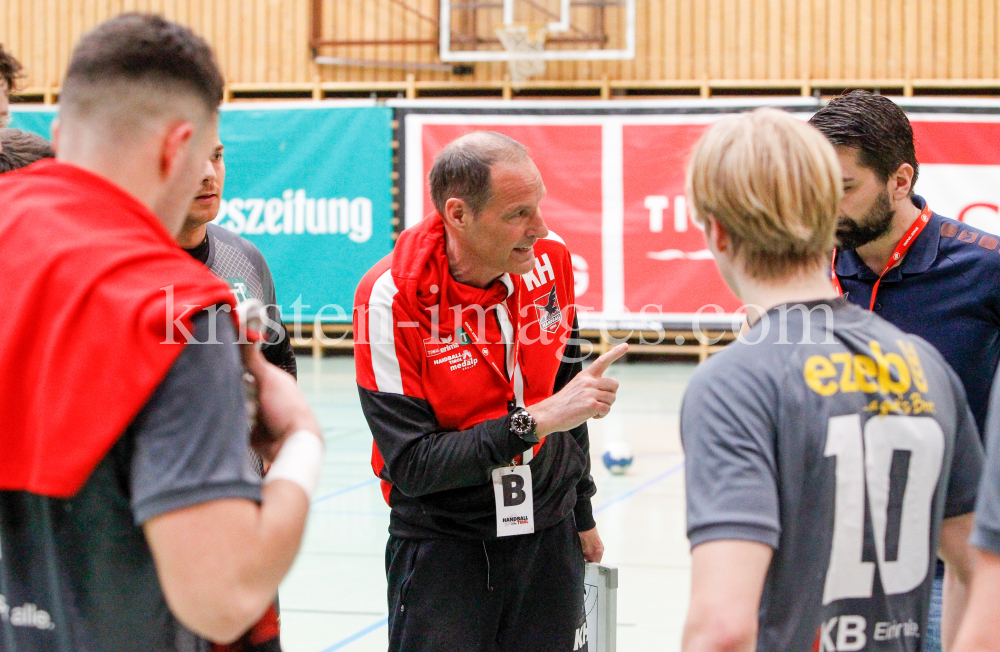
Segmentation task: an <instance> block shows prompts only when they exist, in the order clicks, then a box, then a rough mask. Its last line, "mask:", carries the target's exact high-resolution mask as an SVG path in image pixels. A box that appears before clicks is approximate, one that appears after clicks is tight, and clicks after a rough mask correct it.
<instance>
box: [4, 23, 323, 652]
mask: <svg viewBox="0 0 1000 652" xmlns="http://www.w3.org/2000/svg"><path fill="white" fill-rule="evenodd" d="M222 86H223V80H222V76H221V74H220V73H219V70H218V68H217V66H216V64H215V61H214V57H213V55H212V53H211V50H210V48H209V47H208V45H207V44H206V43H205V42H204V41H203V40H202V39H200V38H199V37H197V36H195V35H194V34H193V33H192V32H191V31H190V30H188V29H187V28H185V27H182V26H180V25H177V24H174V23H170V22H168V21H166V20H164V19H162V18H160V17H157V16H150V15H139V14H124V15H121V16H119V17H117V18H114V19H112V20H110V21H108V22H106V23H104V24H102V25H100V26H98V27H97V28H95V29H94V30H92V31H91V32H89V33H87V34H86V35H84V36H83V37H82V38H81V39H80V41H79V43H78V45H77V46H76V48H75V50H74V52H73V55H72V58H71V61H70V66H69V71H68V72H67V74H66V77H65V80H64V82H63V86H62V93H61V96H60V114H59V123H58V125H57V127H56V128H55V129H54V132H53V134H54V137H55V139H56V142H57V145H58V147H57V149H58V152H59V160H57V161H41V162H38V163H36V164H35V165H33V166H31V167H30V168H26V169H23V170H19V171H17V172H13V173H10V174H5V175H2V176H0V205H2V206H3V211H0V276H2V277H3V278H4V279H7V282H5V283H3V284H0V303H2V304H3V305H4V306H5V310H6V320H5V328H6V329H7V330H6V332H7V335H8V337H5V338H3V339H2V340H0V415H2V420H3V424H4V426H3V428H4V432H3V454H2V455H0V641H4V643H3V644H2V647H3V648H4V649H18V650H35V651H49V650H53V651H58V652H75V651H78V650H102V651H105V652H127V651H128V652H131V651H134V650H143V651H151V652H174V651H178V650H199V649H203V648H204V647H205V643H204V640H203V639H210V640H214V641H223V642H225V641H231V640H233V639H235V638H236V637H237V636H238V635H240V634H241V633H243V632H244V631H246V629H247V628H248V627H249V626H250V625H251V624H252V623H253V622H255V621H256V620H257V619H258V618H260V616H261V614H263V613H264V611H265V609H267V608H268V607H269V606H270V604H271V603H272V601H273V600H274V596H275V594H276V592H277V588H278V583H279V582H280V581H281V579H282V577H283V576H284V575H285V573H286V572H287V571H288V569H289V567H290V566H291V563H292V561H293V559H294V557H295V554H296V552H297V550H298V546H299V543H300V541H301V537H302V532H303V529H304V526H305V518H306V513H307V511H308V507H309V496H310V494H311V492H312V491H313V490H314V489H315V486H316V483H317V481H318V474H319V468H320V465H321V457H322V446H323V445H322V440H321V439H320V430H319V427H318V424H317V422H316V419H315V417H314V416H313V414H312V412H311V411H310V409H309V407H308V404H307V403H306V401H305V398H304V397H303V396H302V394H301V393H300V392H299V391H298V388H297V387H296V386H295V382H294V380H293V379H292V378H291V376H289V375H288V374H286V373H284V372H282V371H280V370H278V369H277V368H275V367H273V366H271V365H269V364H267V363H266V362H265V361H264V360H263V358H262V356H261V355H260V353H259V352H256V351H254V350H253V349H252V348H251V347H247V348H246V350H245V351H244V360H245V362H246V364H247V367H248V369H249V370H250V371H251V372H252V373H253V375H254V377H255V379H256V381H257V384H258V389H259V402H260V409H259V410H258V420H259V421H260V422H261V423H262V426H263V431H262V432H265V433H267V435H268V436H267V437H264V438H262V439H261V441H260V445H259V446H258V447H257V450H258V451H260V452H261V453H262V454H263V455H264V456H265V457H266V458H269V459H273V460H274V461H273V464H272V465H271V469H270V471H269V472H268V475H267V476H266V477H265V478H264V479H263V481H261V479H260V478H259V477H258V476H257V474H256V473H255V472H254V469H253V468H252V466H251V463H250V458H249V455H248V454H247V447H248V445H249V432H248V428H247V412H246V403H245V396H244V391H243V383H242V378H243V376H242V374H243V367H242V365H241V362H240V350H239V348H238V346H237V331H236V328H235V326H234V324H233V321H232V320H231V319H230V318H229V316H228V314H227V312H226V310H223V309H219V310H215V309H216V308H219V307H221V308H224V309H229V308H230V307H231V305H232V294H231V293H230V292H229V288H228V287H226V285H225V284H224V283H223V282H221V281H219V280H218V279H217V278H215V277H214V276H213V275H212V274H211V273H210V272H209V271H208V270H207V269H206V268H205V267H204V266H203V265H201V264H200V263H198V262H197V261H195V260H192V259H191V257H190V256H188V255H187V254H186V253H184V252H183V251H182V250H181V249H180V248H179V247H177V245H176V243H175V242H174V237H175V236H176V235H177V233H178V232H179V231H180V228H181V225H182V223H183V220H184V216H185V214H186V212H187V209H188V207H189V206H190V204H191V201H192V200H193V198H194V193H195V190H196V188H197V185H198V178H199V175H200V174H201V171H202V170H203V166H204V163H205V160H206V159H207V158H208V156H209V152H210V151H211V148H212V146H213V145H214V142H213V141H212V140H211V136H212V133H213V131H212V128H213V127H214V125H215V124H216V121H217V120H218V105H219V102H220V101H221V99H222ZM12 279H17V280H16V282H11V280H12ZM202 307H207V308H212V310H208V311H206V310H200V308H202ZM213 315H214V317H213ZM213 319H214V321H213ZM194 342H197V343H198V344H201V345H198V344H195V343H194Z"/></svg>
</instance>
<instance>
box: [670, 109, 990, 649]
mask: <svg viewBox="0 0 1000 652" xmlns="http://www.w3.org/2000/svg"><path fill="white" fill-rule="evenodd" d="M751 178H752V181H751ZM840 184H841V179H840V169H839V165H838V164H837V161H836V155H835V153H834V151H833V148H832V147H831V146H830V145H829V144H828V143H826V141H825V140H824V139H823V137H822V136H821V135H820V134H819V133H818V132H817V131H815V130H814V129H813V128H811V127H809V126H807V125H805V124H804V123H801V122H798V121H797V120H795V119H794V118H792V117H790V116H788V115H787V114H784V113H781V112H777V111H774V110H762V111H756V112H754V113H752V114H748V115H744V116H734V117H732V118H727V119H725V120H723V121H721V122H720V123H717V124H716V125H715V126H714V127H712V128H711V129H710V130H709V131H708V133H707V134H706V136H705V137H704V138H703V139H702V141H701V142H700V143H699V145H698V146H697V147H696V149H695V153H694V155H693V159H692V162H691V168H690V170H689V193H688V194H689V197H691V198H692V202H691V204H692V206H693V207H694V210H695V212H696V215H697V216H698V218H699V219H700V220H701V221H702V222H703V223H704V224H705V225H706V230H705V233H706V240H707V241H708V246H709V248H710V249H711V250H712V252H713V255H714V256H715V259H716V262H717V264H718V267H719V269H720V271H721V272H722V275H723V277H724V278H725V279H726V281H727V282H728V283H729V285H730V287H732V288H733V289H734V291H735V292H736V293H737V294H738V295H739V296H740V298H741V299H743V300H744V301H745V302H746V303H747V306H748V317H749V319H750V322H751V323H752V327H749V328H748V329H746V332H744V333H743V335H742V336H741V338H740V341H738V342H736V343H734V344H733V345H732V346H730V347H728V348H727V349H726V350H724V351H722V352H720V353H718V354H716V355H715V356H713V357H712V358H710V359H709V360H708V361H706V362H705V363H704V364H703V365H702V366H701V367H700V368H699V369H698V371H697V372H696V373H695V375H694V377H693V378H692V380H691V383H690V385H689V387H688V390H687V393H686V394H685V398H684V403H683V406H682V410H681V437H682V440H683V444H684V452H685V456H686V459H687V472H686V481H687V504H688V536H689V538H690V540H691V546H692V597H691V610H690V612H689V614H688V621H687V624H686V626H685V634H684V647H685V649H687V650H722V649H730V650H733V649H736V650H750V649H753V648H754V646H756V649H758V650H761V651H764V650H767V651H772V650H789V651H803V652H804V651H806V650H814V651H816V652H833V651H838V652H854V651H858V650H900V651H902V650H921V649H922V648H923V636H924V632H925V629H926V622H927V616H928V607H929V604H930V591H931V583H932V580H933V575H934V573H933V569H934V564H935V553H936V552H938V550H939V545H938V543H939V541H940V543H941V546H940V552H941V554H942V556H943V557H944V558H945V560H946V561H947V562H948V563H950V564H955V565H956V566H957V567H958V569H959V571H960V572H959V573H957V577H959V578H960V579H962V580H964V581H965V582H967V581H968V577H969V569H968V567H967V566H966V565H965V560H966V557H967V544H966V542H965V539H966V537H967V534H968V531H969V528H970V527H971V512H972V510H973V507H974V504H975V497H976V488H977V484H978V481H979V476H980V469H981V466H982V449H981V445H980V443H979V437H978V433H977V431H976V427H975V422H974V420H973V418H972V415H971V412H970V411H969V408H968V404H967V402H966V398H965V393H964V390H963V389H962V385H961V383H960V382H959V380H958V378H957V376H956V375H955V374H954V372H953V371H952V370H951V369H950V368H949V367H948V365H947V364H946V363H945V362H944V360H943V358H942V357H941V355H940V354H939V353H938V352H937V351H936V350H935V349H934V348H933V347H931V346H930V345H928V344H927V343H926V342H924V341H923V340H921V339H920V338H917V337H915V336H911V335H907V334H905V333H903V332H902V331H900V330H899V329H897V328H896V327H894V326H892V325H891V324H889V323H888V322H886V321H884V320H882V319H880V318H879V317H877V316H876V315H873V314H871V313H869V312H866V311H863V310H861V309H859V308H857V307H854V306H852V305H850V304H849V303H847V302H846V301H845V300H844V299H840V298H837V297H836V293H835V292H834V289H833V286H832V284H831V283H830V280H829V276H828V274H829V272H828V260H829V258H828V255H829V248H830V245H831V244H832V239H833V230H834V225H835V219H836V215H837V208H836V207H837V205H838V203H839V199H840V194H841V189H840ZM959 588H964V584H963V585H962V587H959ZM959 602H960V601H959ZM957 607H960V605H957V604H952V603H951V602H950V601H949V602H946V609H951V612H950V613H951V614H952V616H951V617H950V620H949V621H948V622H957V619H958V618H959V617H960V616H961V613H960V609H958V608H957ZM946 616H947V614H946Z"/></svg>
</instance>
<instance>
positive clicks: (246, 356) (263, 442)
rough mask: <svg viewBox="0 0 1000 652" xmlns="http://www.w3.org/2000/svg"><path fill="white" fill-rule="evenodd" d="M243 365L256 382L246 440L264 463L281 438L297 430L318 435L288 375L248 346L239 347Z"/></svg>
mask: <svg viewBox="0 0 1000 652" xmlns="http://www.w3.org/2000/svg"><path fill="white" fill-rule="evenodd" d="M241 348H242V354H243V364H244V366H245V367H246V370H247V371H249V372H250V373H251V374H252V375H253V377H254V380H255V381H256V382H257V400H258V402H259V405H260V407H259V409H258V412H257V427H256V428H254V432H253V433H251V438H250V443H251V445H252V446H253V448H254V450H255V451H257V454H258V455H260V456H261V457H262V458H263V459H264V461H265V462H271V461H272V460H274V457H275V455H277V454H278V450H279V449H280V448H281V445H282V444H283V443H284V441H285V438H286V437H287V436H288V435H290V434H292V433H293V432H296V431H298V430H309V431H311V432H313V433H316V436H317V437H320V438H322V437H321V435H320V433H321V432H322V431H321V430H320V428H319V423H318V422H317V421H316V417H315V416H314V415H313V412H312V408H310V407H309V403H308V402H307V401H306V397H305V396H304V395H303V394H302V390H300V389H299V387H298V385H297V384H296V382H295V379H294V378H292V376H291V374H289V373H287V372H285V371H282V370H281V369H279V368H278V367H275V366H274V365H273V364H271V363H270V362H268V361H267V360H265V359H264V356H263V355H262V354H261V352H260V351H259V350H258V349H256V348H254V347H252V346H250V347H241Z"/></svg>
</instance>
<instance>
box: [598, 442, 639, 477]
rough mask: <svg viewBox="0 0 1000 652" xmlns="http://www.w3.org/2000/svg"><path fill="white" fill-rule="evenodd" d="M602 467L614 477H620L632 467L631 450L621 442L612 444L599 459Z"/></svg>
mask: <svg viewBox="0 0 1000 652" xmlns="http://www.w3.org/2000/svg"><path fill="white" fill-rule="evenodd" d="M601 460H602V461H603V462H604V466H605V467H606V468H607V469H608V471H611V473H613V474H614V475H622V474H624V473H625V469H627V468H628V467H630V466H632V448H631V447H630V446H629V445H628V444H626V443H625V442H623V441H616V442H612V443H611V444H609V445H608V447H607V449H606V450H605V451H604V455H603V456H602V457H601Z"/></svg>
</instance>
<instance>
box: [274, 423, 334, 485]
mask: <svg viewBox="0 0 1000 652" xmlns="http://www.w3.org/2000/svg"><path fill="white" fill-rule="evenodd" d="M322 468H323V440H321V439H320V438H319V436H317V435H316V433H314V432H312V431H310V430H296V431H295V432H293V433H292V434H291V435H289V436H288V438H287V439H285V443H284V444H282V445H281V450H279V451H278V456H277V457H275V458H274V462H272V463H271V468H270V469H268V471H267V474H266V475H265V476H264V484H267V483H269V482H274V481H275V480H289V481H290V482H294V483H295V484H297V485H299V486H300V487H302V489H303V490H304V491H305V492H306V496H307V497H308V498H309V499H310V500H312V497H313V494H314V493H316V487H317V486H319V472H320V469H322Z"/></svg>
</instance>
